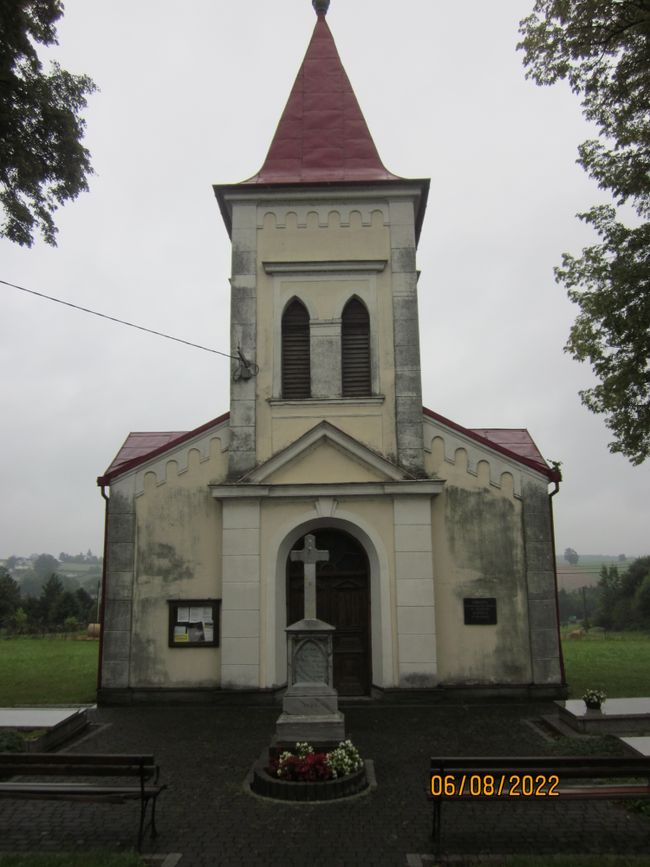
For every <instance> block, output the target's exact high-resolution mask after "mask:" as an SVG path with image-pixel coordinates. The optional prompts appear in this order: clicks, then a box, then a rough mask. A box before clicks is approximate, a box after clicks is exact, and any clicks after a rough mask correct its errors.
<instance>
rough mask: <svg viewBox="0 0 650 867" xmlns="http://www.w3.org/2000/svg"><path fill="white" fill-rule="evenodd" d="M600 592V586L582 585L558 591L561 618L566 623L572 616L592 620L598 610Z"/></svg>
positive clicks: (577, 618)
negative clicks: (577, 587) (574, 588)
mask: <svg viewBox="0 0 650 867" xmlns="http://www.w3.org/2000/svg"><path fill="white" fill-rule="evenodd" d="M599 599H600V592H599V589H598V587H580V588H579V589H577V590H564V589H561V590H560V591H559V592H558V603H559V608H560V620H561V621H562V622H563V623H565V622H566V621H567V620H568V619H569V618H570V617H575V618H576V620H582V621H584V620H585V618H586V619H587V620H591V619H592V618H593V617H594V616H595V615H596V612H597V610H598V602H599Z"/></svg>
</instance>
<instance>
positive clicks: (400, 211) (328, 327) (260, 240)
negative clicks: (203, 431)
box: [214, 0, 429, 480]
mask: <svg viewBox="0 0 650 867" xmlns="http://www.w3.org/2000/svg"><path fill="white" fill-rule="evenodd" d="M312 3H313V6H314V9H315V11H316V15H317V20H316V26H315V28H314V32H313V35H312V38H311V41H310V43H309V46H308V48H307V52H306V55H305V58H304V60H303V63H302V66H301V68H300V70H299V72H298V76H297V78H296V81H295V83H294V85H293V88H292V90H291V93H290V95H289V98H288V101H287V104H286V107H285V109H284V112H283V114H282V116H281V118H280V122H279V124H278V127H277V129H276V132H275V135H274V137H273V140H272V142H271V146H270V148H269V151H268V153H267V156H266V159H265V161H264V164H263V165H262V168H261V169H260V170H259V172H258V173H257V174H256V175H254V176H253V177H251V178H249V179H248V180H246V181H243V182H241V183H238V184H230V185H216V186H215V188H214V189H215V194H216V197H217V200H218V202H219V207H220V209H221V213H222V215H223V219H224V222H225V224H226V228H227V230H228V232H229V235H230V238H231V241H232V273H231V279H230V282H231V354H232V355H234V356H237V355H238V352H240V351H241V353H242V354H243V356H244V357H245V359H246V361H247V362H248V363H249V366H248V367H247V366H246V365H245V364H237V363H235V364H234V367H233V376H232V378H231V396H230V433H231V441H230V449H229V461H230V464H229V476H230V478H231V479H233V480H234V479H237V478H240V477H241V476H243V475H244V474H245V473H247V472H248V471H250V470H251V469H252V468H253V467H255V466H256V465H257V464H258V463H260V462H261V461H264V460H266V459H268V458H269V457H270V456H271V455H273V454H275V453H277V452H278V451H280V450H281V449H283V448H285V447H287V446H288V445H289V444H291V443H292V442H293V441H295V440H296V439H297V438H298V437H299V436H301V435H302V434H304V433H306V432H307V431H308V430H310V429H311V428H313V427H314V426H315V425H317V424H318V423H319V422H321V421H322V420H324V419H327V420H328V421H329V422H330V423H332V424H333V425H335V426H336V427H338V428H340V429H341V430H343V431H344V432H345V433H347V434H349V435H351V436H353V437H355V438H356V439H358V440H359V441H361V442H363V443H364V444H365V445H367V446H368V447H369V448H371V449H373V450H374V451H376V452H378V453H380V454H381V455H383V456H384V457H386V458H388V459H389V460H390V461H392V462H393V463H396V464H398V465H400V466H401V467H403V468H404V469H406V470H407V471H408V472H409V473H411V474H412V475H414V476H421V475H423V474H424V464H423V441H422V394H421V372H420V350H419V330H418V309H417V271H416V264H415V256H416V247H417V241H418V236H419V232H420V227H421V225H422V219H423V217H424V211H425V207H426V200H427V194H428V189H429V181H428V180H407V179H404V178H400V177H398V176H397V175H394V174H392V173H391V172H389V171H388V170H387V169H386V168H385V167H384V165H383V163H382V161H381V159H380V157H379V154H378V152H377V148H376V147H375V143H374V141H373V139H372V136H371V135H370V131H369V129H368V126H367V124H366V121H365V119H364V117H363V114H362V112H361V108H360V107H359V103H358V102H357V99H356V96H355V94H354V91H353V89H352V85H351V84H350V81H349V79H348V76H347V74H346V72H345V69H344V68H343V65H342V63H341V59H340V57H339V54H338V51H337V48H336V45H335V43H334V39H333V36H332V33H331V31H330V28H329V26H328V24H327V20H326V15H327V12H328V8H329V0H312Z"/></svg>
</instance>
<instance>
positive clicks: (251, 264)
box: [228, 203, 257, 478]
mask: <svg viewBox="0 0 650 867" xmlns="http://www.w3.org/2000/svg"><path fill="white" fill-rule="evenodd" d="M230 287H231V291H230V347H231V349H230V353H231V355H233V356H237V352H238V349H239V348H241V351H242V352H243V354H244V355H245V357H246V359H247V360H248V361H250V362H252V363H255V361H256V356H257V208H256V205H255V204H254V203H253V204H248V203H247V204H237V203H235V204H234V205H233V223H232V277H231V279H230ZM238 370H239V363H238V362H237V361H234V360H233V361H232V366H231V380H230V448H229V465H228V475H229V477H230V478H239V477H240V476H242V475H243V474H244V473H246V472H247V471H248V470H250V469H252V468H253V467H254V466H255V464H256V462H257V452H256V443H255V390H256V379H255V377H254V376H253V377H251V378H250V379H245V378H243V377H240V376H238Z"/></svg>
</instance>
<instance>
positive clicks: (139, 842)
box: [138, 796, 149, 852]
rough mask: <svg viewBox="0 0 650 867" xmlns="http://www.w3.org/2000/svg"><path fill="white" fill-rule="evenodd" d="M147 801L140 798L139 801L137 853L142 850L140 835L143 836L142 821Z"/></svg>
mask: <svg viewBox="0 0 650 867" xmlns="http://www.w3.org/2000/svg"><path fill="white" fill-rule="evenodd" d="M148 803H149V799H148V798H145V797H144V796H143V797H142V799H141V801H140V828H139V830H138V852H139V851H140V850H141V849H142V835H143V834H144V820H145V817H146V815H147V804H148Z"/></svg>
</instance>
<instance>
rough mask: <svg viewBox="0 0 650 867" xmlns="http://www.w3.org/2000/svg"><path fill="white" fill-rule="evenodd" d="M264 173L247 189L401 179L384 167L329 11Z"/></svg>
mask: <svg viewBox="0 0 650 867" xmlns="http://www.w3.org/2000/svg"><path fill="white" fill-rule="evenodd" d="M317 12H318V20H317V21H316V27H315V28H314V33H313V35H312V38H311V42H310V43H309V47H308V48H307V53H306V55H305V59H304V60H303V63H302V66H301V67H300V71H299V73H298V77H297V78H296V81H295V84H294V86H293V90H292V91H291V94H290V95H289V100H288V102H287V105H286V107H285V109H284V113H283V114H282V117H281V118H280V123H279V124H278V128H277V130H276V132H275V136H274V137H273V141H272V142H271V147H270V148H269V152H268V154H267V156H266V160H265V161H264V165H263V166H262V168H261V169H260V171H259V172H258V173H257V174H256V175H255V176H254V177H252V178H249V179H248V180H247V181H244V184H296V183H305V182H307V183H310V182H311V183H319V182H328V181H329V182H337V181H395V180H400V178H398V177H397V176H396V175H393V174H391V172H389V171H387V169H385V168H384V165H383V163H382V161H381V159H380V158H379V154H378V153H377V148H376V147H375V143H374V141H373V140H372V136H371V135H370V131H369V129H368V126H367V124H366V121H365V119H364V117H363V114H362V112H361V108H360V107H359V103H358V102H357V98H356V96H355V95H354V91H353V90H352V85H351V84H350V80H349V78H348V76H347V74H346V72H345V69H344V68H343V64H342V63H341V58H340V57H339V53H338V51H337V50H336V45H335V43H334V38H333V37H332V32H331V30H330V29H329V27H328V25H327V22H326V21H325V14H324V12H323V11H320V10H319V9H317Z"/></svg>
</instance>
